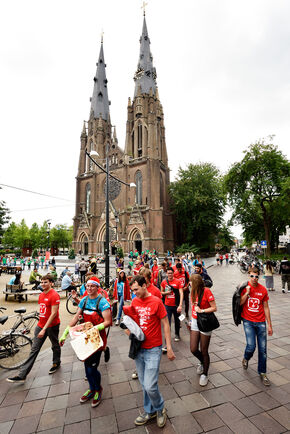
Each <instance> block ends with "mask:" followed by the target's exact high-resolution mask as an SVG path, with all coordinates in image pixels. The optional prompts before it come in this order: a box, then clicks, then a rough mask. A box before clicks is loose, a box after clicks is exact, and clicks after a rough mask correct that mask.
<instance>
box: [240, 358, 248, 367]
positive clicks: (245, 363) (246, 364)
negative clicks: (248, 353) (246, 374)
mask: <svg viewBox="0 0 290 434" xmlns="http://www.w3.org/2000/svg"><path fill="white" fill-rule="evenodd" d="M248 364H249V362H248V360H246V359H243V360H242V366H243V368H244V369H248Z"/></svg>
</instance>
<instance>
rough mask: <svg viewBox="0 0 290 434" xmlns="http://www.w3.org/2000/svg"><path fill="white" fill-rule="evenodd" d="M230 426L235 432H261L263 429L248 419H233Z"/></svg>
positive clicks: (252, 433)
mask: <svg viewBox="0 0 290 434" xmlns="http://www.w3.org/2000/svg"><path fill="white" fill-rule="evenodd" d="M228 426H229V427H230V428H231V430H232V431H233V432H234V433H235V434H259V433H261V431H260V430H259V429H258V428H257V427H256V426H255V425H253V424H252V423H251V422H250V421H249V420H248V419H241V420H237V421H231V422H229V423H228Z"/></svg>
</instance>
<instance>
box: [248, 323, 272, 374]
mask: <svg viewBox="0 0 290 434" xmlns="http://www.w3.org/2000/svg"><path fill="white" fill-rule="evenodd" d="M243 324H244V330H245V335H246V340H247V345H246V349H245V354H244V358H245V359H246V360H250V359H251V357H252V356H253V354H254V352H255V349H256V337H257V342H258V373H259V374H261V373H264V374H265V373H266V372H267V328H266V323H265V322H253V321H248V320H245V319H243Z"/></svg>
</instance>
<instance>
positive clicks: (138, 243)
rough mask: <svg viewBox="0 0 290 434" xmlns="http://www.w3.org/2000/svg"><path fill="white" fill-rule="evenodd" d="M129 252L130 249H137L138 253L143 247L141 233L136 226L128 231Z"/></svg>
mask: <svg viewBox="0 0 290 434" xmlns="http://www.w3.org/2000/svg"><path fill="white" fill-rule="evenodd" d="M128 240H129V252H130V251H131V250H133V251H135V250H137V251H138V253H139V254H140V253H142V247H143V240H144V237H143V234H142V232H141V231H140V230H139V229H138V228H134V229H132V230H131V232H130V233H129V237H128Z"/></svg>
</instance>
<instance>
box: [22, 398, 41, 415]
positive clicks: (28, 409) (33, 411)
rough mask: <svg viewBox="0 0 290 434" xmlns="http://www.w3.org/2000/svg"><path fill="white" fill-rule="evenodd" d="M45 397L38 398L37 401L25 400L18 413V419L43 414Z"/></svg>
mask: <svg viewBox="0 0 290 434" xmlns="http://www.w3.org/2000/svg"><path fill="white" fill-rule="evenodd" d="M44 403H45V399H38V400H37V401H29V402H24V403H23V405H22V407H21V409H20V411H19V413H18V414H17V419H20V418H23V417H26V416H35V415H37V414H39V415H40V414H41V413H42V410H43V407H44Z"/></svg>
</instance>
